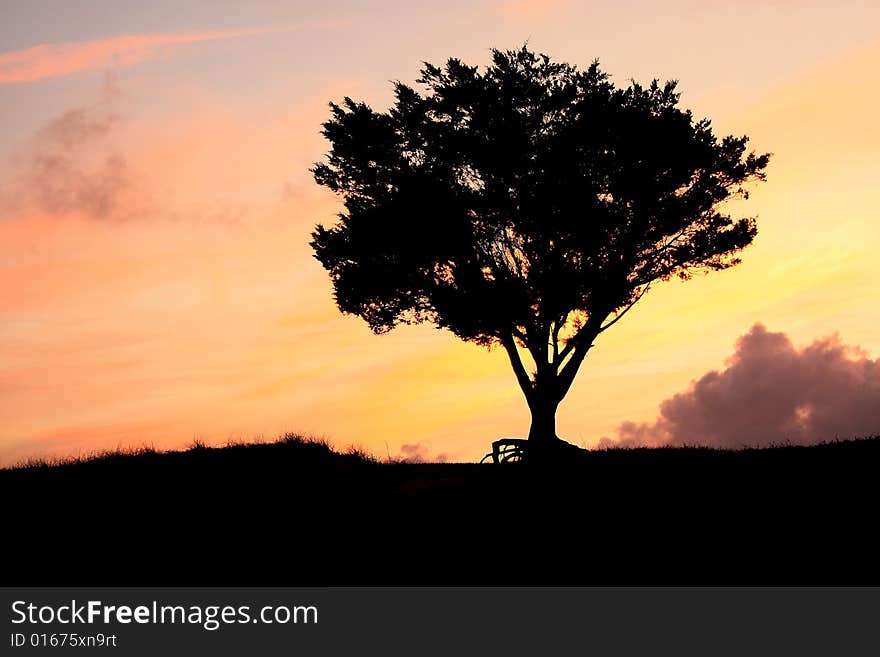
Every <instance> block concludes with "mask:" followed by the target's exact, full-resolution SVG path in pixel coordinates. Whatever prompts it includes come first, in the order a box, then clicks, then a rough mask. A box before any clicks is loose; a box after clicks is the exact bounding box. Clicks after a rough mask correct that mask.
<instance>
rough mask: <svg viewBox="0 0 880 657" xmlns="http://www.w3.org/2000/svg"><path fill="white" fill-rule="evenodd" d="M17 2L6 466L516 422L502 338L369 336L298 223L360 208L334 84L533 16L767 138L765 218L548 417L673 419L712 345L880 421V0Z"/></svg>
mask: <svg viewBox="0 0 880 657" xmlns="http://www.w3.org/2000/svg"><path fill="white" fill-rule="evenodd" d="M0 16H2V20H0V275H2V284H0V465H8V464H10V463H13V462H16V461H18V460H20V459H22V458H25V457H28V456H31V455H62V456H65V455H74V454H78V453H88V452H90V451H92V450H95V449H101V448H115V447H117V446H127V445H135V446H137V445H143V444H152V445H155V446H156V447H159V448H165V447H169V448H171V447H181V446H185V445H186V444H188V443H190V442H191V441H192V440H193V439H194V438H201V439H204V440H206V441H208V442H216V443H224V442H225V441H227V440H229V439H235V440H238V439H242V440H250V439H254V438H259V437H260V436H264V437H266V438H269V437H273V436H275V435H277V434H279V433H282V432H285V431H296V432H305V433H312V434H315V435H318V436H324V437H326V438H327V439H329V440H330V441H331V442H333V443H334V444H336V445H338V446H340V447H345V446H347V445H350V444H356V445H360V446H363V447H365V448H367V449H368V450H370V451H372V452H373V453H375V454H377V455H379V456H385V455H386V454H390V455H391V456H396V455H401V454H402V455H404V456H406V455H412V454H416V455H419V456H422V457H424V458H428V459H434V458H448V459H453V460H459V459H461V460H469V459H474V458H478V457H479V456H481V455H482V454H483V453H485V451H486V450H487V448H488V445H489V443H490V442H491V441H492V440H494V439H496V438H498V437H500V436H517V435H519V436H522V435H525V433H526V432H527V430H528V410H527V408H526V405H525V402H524V400H523V397H522V394H521V392H520V390H519V388H518V387H517V384H516V382H515V379H514V376H513V374H512V372H511V371H510V368H509V364H508V362H507V358H506V356H505V354H504V353H503V351H501V350H493V351H492V352H487V351H486V350H484V349H481V348H479V347H476V346H473V345H465V344H462V343H459V342H458V341H457V340H456V339H455V338H454V337H453V336H452V335H450V334H447V333H443V332H439V331H437V330H436V329H433V328H431V327H429V326H420V327H404V328H400V329H397V330H395V331H393V332H392V333H390V334H388V335H384V336H379V337H377V336H375V335H373V334H372V333H371V332H370V331H369V329H368V328H367V326H366V324H364V322H363V321H361V320H360V319H358V318H355V317H349V316H342V315H341V314H340V313H339V312H338V311H337V310H336V308H335V306H334V304H333V301H332V298H331V286H330V282H329V280H328V278H327V275H326V272H325V271H324V270H323V269H322V268H321V266H320V265H319V264H318V262H317V261H315V260H314V259H313V258H312V257H311V252H310V248H309V246H308V240H309V233H310V231H311V230H312V228H313V227H314V225H315V224H316V223H318V222H323V223H328V222H332V221H333V219H334V216H335V214H336V213H337V212H338V211H339V209H340V203H339V201H338V199H336V198H335V197H333V195H332V194H330V193H329V192H327V191H326V190H324V189H323V188H319V187H318V186H317V185H316V184H315V183H314V182H313V180H312V178H311V175H310V173H309V171H308V169H309V167H310V166H311V165H312V164H313V163H314V162H316V161H318V160H319V159H320V158H321V157H322V155H323V153H324V152H325V150H326V143H325V142H324V141H323V138H322V137H321V135H320V134H319V130H320V124H321V122H322V121H323V120H325V118H326V117H327V116H328V109H327V103H328V101H330V100H340V99H341V98H342V97H343V96H345V95H350V96H352V97H354V98H356V99H363V100H366V101H368V102H369V103H370V104H371V105H372V106H373V107H374V108H376V109H385V108H387V106H388V103H389V101H390V98H391V94H390V90H391V85H390V82H389V81H391V80H396V79H399V80H402V81H406V82H412V81H414V79H415V78H416V77H417V75H418V71H419V68H420V65H421V62H422V61H424V60H427V61H432V62H438V63H439V62H442V61H443V60H445V59H446V58H447V57H450V56H455V57H460V58H462V59H464V60H465V61H467V62H469V63H472V64H481V65H482V64H485V63H486V62H488V59H489V49H490V48H491V47H498V48H502V49H508V48H517V47H519V46H521V45H522V44H523V42H525V41H528V43H529V45H530V47H532V48H533V49H535V50H538V51H542V52H546V53H548V54H549V55H551V56H552V57H554V58H557V59H560V60H565V61H569V62H571V63H577V64H579V65H586V64H588V63H589V62H590V61H592V60H593V59H596V58H598V59H599V60H600V61H601V63H602V67H603V68H604V69H605V70H606V71H608V72H609V73H610V74H612V76H613V79H614V80H615V81H617V82H618V83H621V84H625V83H626V81H627V80H628V79H630V78H635V79H637V80H644V81H648V80H650V79H651V78H653V77H658V78H661V79H667V78H675V79H678V80H679V81H680V86H681V90H682V91H683V96H682V102H683V104H684V105H685V106H688V107H690V108H692V109H693V110H694V113H695V114H696V115H698V116H708V117H710V118H711V119H712V120H713V123H714V126H715V130H716V132H717V133H721V134H728V133H734V134H743V133H744V134H748V135H749V136H750V137H751V140H752V141H751V146H752V147H753V148H754V149H755V150H758V151H760V152H765V151H769V152H772V153H773V154H774V156H773V159H772V161H771V164H770V167H769V169H768V182H767V183H766V184H764V185H762V186H761V187H759V188H757V189H756V190H755V191H754V194H753V196H752V198H751V200H750V201H749V202H748V203H747V204H746V205H745V206H743V208H742V210H743V212H745V213H747V214H749V215H755V216H757V217H758V227H759V235H758V238H757V239H756V242H755V244H754V245H753V246H752V247H750V248H749V249H747V250H746V251H745V252H744V254H743V259H744V262H743V264H742V265H741V266H739V267H736V268H734V269H732V270H729V271H726V272H721V273H717V274H713V275H710V276H707V277H698V278H696V279H694V280H692V281H689V282H686V283H681V282H670V283H665V284H661V285H660V286H658V287H657V288H656V289H653V290H652V291H651V293H650V294H649V295H648V296H646V297H645V299H643V300H642V301H641V302H640V304H639V306H637V307H636V309H634V310H633V312H631V313H630V314H629V315H627V317H626V319H624V320H622V321H621V322H620V323H619V324H618V325H617V326H615V328H614V329H612V330H610V331H608V332H607V333H605V334H603V335H602V336H601V338H600V340H599V341H598V342H597V343H596V348H595V349H594V350H593V351H592V352H591V353H590V355H589V356H588V358H587V360H586V361H585V363H584V367H583V368H582V370H581V373H580V375H579V376H578V379H577V381H576V383H575V385H574V388H573V389H572V391H571V393H570V394H569V396H568V397H567V399H566V400H565V401H564V402H563V404H562V406H561V407H560V411H559V416H558V429H559V433H560V435H561V436H562V437H564V438H566V439H568V440H570V441H571V442H574V443H576V444H579V445H585V446H587V447H590V446H594V445H597V444H599V443H600V441H601V440H602V439H603V438H607V439H609V440H610V442H612V443H613V442H615V441H617V440H625V441H626V440H633V439H634V436H635V437H637V436H639V435H643V434H645V431H648V432H649V433H650V432H651V431H659V432H665V434H664V435H668V436H669V437H670V438H668V439H669V440H673V439H674V436H679V438H680V436H681V435H682V434H681V431H682V430H681V426H684V425H681V426H679V425H680V424H681V422H684V420H682V419H681V418H682V417H684V415H681V414H678V415H675V417H672V414H673V413H674V412H677V411H676V410H675V409H681V408H684V407H685V406H687V408H691V409H694V408H697V407H696V406H694V405H693V404H691V405H690V406H688V405H687V403H690V402H689V401H688V399H691V398H688V399H684V398H683V397H679V398H678V401H677V402H675V403H671V404H667V405H664V406H663V410H662V411H661V404H662V403H663V402H664V400H668V399H671V398H673V396H674V395H676V394H681V395H692V398H693V399H697V400H698V398H699V395H700V390H702V388H700V386H701V385H703V383H704V380H703V377H705V376H706V375H707V373H710V372H712V371H718V372H721V374H719V376H720V377H721V378H720V379H718V377H715V376H714V375H713V376H710V377H709V379H706V380H705V384H706V385H707V386H709V385H710V384H712V385H714V383H713V382H716V381H717V380H720V381H721V382H722V383H724V385H726V386H727V387H726V388H724V389H723V390H725V391H727V392H724V393H723V394H725V395H727V397H725V399H724V401H723V403H721V405H722V406H724V408H725V409H727V410H726V411H725V412H729V413H730V414H732V415H736V414H738V409H739V407H737V405H736V404H737V403H740V402H741V401H742V399H745V398H748V395H753V394H756V393H755V392H754V390H752V389H750V392H749V393H748V394H746V395H745V397H744V396H743V395H742V394H740V392H738V391H740V390H741V389H742V386H743V385H745V386H751V385H752V384H753V382H755V381H759V380H761V377H763V376H765V375H766V376H767V377H770V378H769V379H767V380H768V381H771V382H776V383H773V384H772V385H773V386H776V387H779V386H783V385H785V386H790V385H794V384H793V383H791V382H794V381H799V382H803V381H804V377H810V376H812V377H814V378H815V380H816V385H814V386H812V387H810V388H809V390H806V389H805V390H804V392H803V398H802V399H801V398H798V399H801V400H800V401H798V400H794V401H791V400H790V403H791V404H792V405H793V406H792V408H795V407H797V414H798V417H799V418H800V419H801V420H804V418H807V419H806V420H804V421H812V420H809V418H811V417H816V418H819V417H820V416H821V418H825V419H822V420H821V422H820V421H819V420H816V421H815V424H814V425H811V426H815V427H821V428H822V431H826V432H830V433H831V435H828V438H834V437H835V436H834V434H836V433H839V434H840V435H841V437H843V436H847V435H848V434H850V433H854V432H857V431H862V430H865V431H868V430H870V427H868V426H866V425H865V424H864V422H862V424H859V423H858V422H856V423H853V422H851V421H850V419H851V417H852V416H853V414H854V413H857V414H858V413H860V415H859V417H861V418H862V420H864V418H865V417H867V415H866V413H867V414H868V415H869V414H870V413H871V412H876V410H875V411H871V410H870V409H872V408H875V407H876V408H880V403H878V404H876V405H875V406H874V405H872V404H873V402H874V401H875V400H880V364H878V361H877V360H876V359H877V358H878V356H880V331H878V328H877V327H878V325H880V285H878V283H880V277H878V274H877V271H878V253H880V217H878V213H880V210H878V208H880V184H878V180H880V121H878V109H877V108H878V106H880V3H877V2H876V0H864V1H855V0H852V1H848V0H841V1H838V2H830V1H827V0H826V1H824V2H809V1H805V2H799V1H798V0H763V1H761V0H677V1H670V2H664V3H659V2H647V1H640V2H639V1H625V0H607V1H606V0H602V1H597V2H564V1H557V2H547V1H545V2H539V1H526V0H521V1H513V2H506V1H503V0H487V1H485V2H458V1H454V0H453V1H447V2H445V3H416V2H370V3H366V2H353V1H343V2H339V1H333V0H325V1H323V2H305V1H302V2H281V1H279V0H275V1H269V0H256V1H250V2H244V1H235V0H155V1H153V2H143V1H142V0H136V1H135V0H117V1H113V2H110V1H103V2H98V1H88V2H87V1H71V2H59V1H57V0H55V1H53V0H2V1H0ZM756 324H761V325H763V327H766V328H764V329H762V328H761V327H758V328H755V329H753V327H754V326H755V325H756ZM835 334H836V335H837V336H838V337H831V336H834V335H835ZM741 336H745V337H744V338H742V339H741V340H740V341H739V342H737V341H738V339H740V337H741ZM774 336H775V337H774ZM773 359H776V360H773ZM780 359H783V360H785V363H786V365H785V368H784V373H781V374H778V376H777V375H775V374H774V375H772V376H771V374H768V372H771V373H772V372H781V371H782V370H780V369H779V368H775V365H774V366H773V367H771V365H773V364H774V363H778V362H781V360H780ZM795 362H796V363H797V367H802V368H803V369H792V367H794V365H791V364H792V363H795ZM768 363H769V364H768ZM790 365H791V367H790ZM802 371H803V372H809V373H810V374H804V375H800V374H797V372H802ZM841 372H842V373H843V374H841ZM793 373H794V374H793ZM773 376H777V378H772V377H773ZM836 376H840V377H842V378H841V379H840V381H845V382H844V383H840V384H835V385H834V386H833V389H834V390H837V391H838V392H840V394H839V399H837V398H835V399H837V401H834V400H832V401H829V399H830V398H831V397H833V395H830V393H823V394H819V392H817V391H821V390H824V389H825V388H823V387H822V386H823V385H824V386H826V387H827V386H828V381H829V380H832V379H833V380H834V381H837V380H838V379H835V378H834V377H836ZM695 381H699V382H700V383H699V384H697V385H696V387H693V388H692V387H691V386H692V385H693V384H692V382H695ZM744 381H745V382H746V383H742V382H744ZM728 384H729V385H728ZM820 384H821V385H820ZM841 386H842V387H841ZM846 386H851V387H852V390H853V393H852V394H849V393H848V392H847V391H848V390H849V389H848V388H847V387H846ZM786 389H789V388H788V387H787V388H786ZM731 391H732V392H731ZM719 394H721V393H719ZM766 394H768V393H766V392H765V393H762V395H763V396H764V398H765V399H766V398H767V397H766ZM770 394H772V393H770ZM854 395H855V396H858V395H863V396H862V397H860V398H859V399H861V400H862V401H860V402H859V403H862V404H863V405H864V408H865V409H868V410H867V411H865V412H859V411H858V410H857V409H856V407H855V406H852V403H851V402H852V399H853V396H854ZM693 399H691V401H692V400H693ZM737 400H740V402H738V401H737ZM698 401H699V400H698ZM686 402H687V403H686ZM786 403H788V402H786ZM694 404H696V402H694ZM774 404H775V401H774ZM823 404H824V405H825V406H823ZM830 404H836V405H835V406H834V407H833V408H831V407H830V406H828V405H830ZM846 404H850V405H849V406H847V405H846ZM717 406H718V405H717V404H716V407H717ZM826 406H828V407H827V408H826ZM774 408H775V406H774ZM858 408H861V407H858ZM853 409H856V410H853ZM688 412H691V411H688ZM743 412H747V409H744V410H743ZM768 412H770V413H772V412H773V411H772V409H770V410H768ZM682 413H684V411H682ZM697 415H699V416H700V417H701V418H702V419H701V420H700V422H703V424H702V425H697V424H694V425H691V424H688V425H686V426H702V427H703V428H704V429H705V431H707V432H709V433H711V432H712V428H711V426H710V425H711V424H712V421H711V420H712V417H715V416H710V417H709V419H708V420H707V419H706V417H707V416H706V414H705V413H704V412H703V411H702V410H700V409H699V408H697V410H693V412H692V413H691V415H688V416H687V417H691V416H693V417H696V416H697ZM718 417H721V416H720V415H719V416H718ZM658 418H659V420H658ZM664 418H666V419H665V420H664ZM670 418H671V419H670ZM821 418H820V419H821ZM829 418H831V419H834V421H833V422H832V421H831V419H829ZM835 418H836V419H835ZM663 422H666V424H663ZM676 422H678V423H679V425H676V424H675V423H676ZM623 423H628V424H624V426H623V428H622V429H621V425H622V424H623ZM670 423H671V424H670ZM707 423H708V424H707ZM661 425H662V426H661ZM673 425H675V426H673ZM780 426H781V427H782V426H783V425H781V424H780ZM670 427H672V428H670ZM676 427H677V428H676ZM745 430H748V427H745ZM816 430H818V429H816ZM779 431H781V432H785V431H788V429H785V428H784V427H783V428H780V429H779ZM805 431H806V430H805ZM640 432H641V433H640ZM876 432H877V433H880V426H878V427H877V430H876ZM807 433H809V431H807ZM652 435H653V434H652ZM707 435H708V434H707ZM785 435H788V434H785ZM805 435H806V434H805ZM779 437H780V435H779V434H772V435H771V434H768V435H767V436H761V437H759V438H761V440H765V439H766V441H771V440H773V439H777V438H779ZM756 439H757V438H756ZM694 441H695V442H698V441H699V440H698V437H696V436H695V437H694ZM725 441H726V442H725ZM730 441H731V439H728V438H724V437H719V438H718V439H717V440H716V441H715V442H717V443H718V444H722V443H724V444H728V443H730ZM607 442H608V441H606V444H607ZM643 442H651V439H650V438H649V439H648V440H646V441H643ZM710 442H711V441H710Z"/></svg>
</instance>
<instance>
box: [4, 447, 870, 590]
mask: <svg viewBox="0 0 880 657" xmlns="http://www.w3.org/2000/svg"><path fill="white" fill-rule="evenodd" d="M878 464H880V437H876V438H870V439H862V440H855V441H842V442H835V443H828V444H823V445H818V446H813V447H795V446H783V447H775V448H767V449H750V450H741V451H718V450H711V449H703V448H661V449H632V450H607V451H595V452H587V453H584V454H583V456H582V457H581V458H579V459H575V461H573V462H571V463H570V464H567V465H565V466H562V467H559V468H554V469H552V470H548V469H543V468H538V467H535V466H532V465H530V464H528V463H513V464H505V465H490V464H487V465H478V464H410V463H379V462H376V461H375V460H373V459H370V458H369V457H367V456H365V455H363V454H358V453H348V454H340V453H337V452H335V451H333V450H332V449H330V448H329V447H327V446H326V445H324V444H321V443H316V442H313V441H308V440H303V439H300V438H297V437H294V436H291V437H288V438H287V439H286V440H282V441H280V442H278V443H272V444H257V445H235V446H230V447H225V448H208V447H203V446H197V447H195V448H193V449H190V450H188V451H185V452H169V453H159V452H153V451H149V450H145V451H143V452H140V453H132V454H109V455H105V456H103V457H101V458H95V459H87V460H81V461H73V462H68V463H60V464H54V465H53V464H43V465H40V464H31V465H29V466H27V467H22V468H17V469H7V470H2V471H0V499H2V500H3V502H4V503H3V507H4V513H3V525H4V537H5V540H4V544H5V545H4V552H5V553H6V557H5V564H6V565H7V568H6V569H4V570H6V573H5V574H4V580H6V581H5V583H6V585H15V584H22V585H24V584H28V585H34V584H38V583H45V584H49V583H51V584H69V585H91V586H98V585H118V584H125V585H187V586H193V585H245V584H246V585H281V584H285V585H347V584H377V585H392V584H402V585H405V584H440V585H449V584H788V583H791V584H868V583H871V584H880V568H878V563H877V556H876V555H877V554H878V553H880V549H878V548H880V546H878V539H877V538H876V532H875V531H874V528H875V525H876V515H877V502H878V492H877V490H878V487H877V483H876V481H877V479H876V478H877V474H878Z"/></svg>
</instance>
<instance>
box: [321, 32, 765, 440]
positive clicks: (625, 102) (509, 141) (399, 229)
mask: <svg viewBox="0 0 880 657" xmlns="http://www.w3.org/2000/svg"><path fill="white" fill-rule="evenodd" d="M418 83H419V84H420V85H421V88H422V90H423V91H422V93H420V92H418V91H416V90H415V89H413V88H412V87H410V86H407V85H405V84H402V83H400V82H397V83H395V84H394V94H395V102H394V105H393V107H391V109H390V110H389V111H387V112H376V111H374V110H373V109H371V108H370V107H369V106H367V105H366V104H364V103H361V102H355V101H353V100H352V99H351V98H347V97H346V98H345V100H344V102H343V103H342V104H341V105H337V104H333V103H331V104H330V107H331V111H332V116H331V118H330V119H329V120H328V121H327V122H326V123H324V124H323V135H324V136H325V137H326V138H327V139H328V140H329V142H330V144H331V149H330V152H329V153H328V154H327V156H326V158H325V160H324V161H323V162H321V163H318V164H316V165H315V167H314V169H313V170H312V171H313V174H314V177H315V180H316V181H317V182H318V183H319V184H320V185H324V186H326V187H328V188H329V189H331V190H333V191H334V192H336V193H337V194H339V195H340V196H341V197H342V199H343V200H344V212H342V213H341V214H340V215H339V222H338V223H337V224H336V225H333V226H331V227H329V228H328V227H325V226H323V225H318V226H317V227H316V229H315V231H314V232H313V233H312V242H311V245H312V247H313V249H314V251H315V257H316V258H317V259H318V260H319V261H320V262H321V264H322V265H323V266H324V267H325V268H326V269H327V270H328V271H329V273H330V277H331V280H332V282H333V286H334V289H335V298H336V302H337V305H338V306H339V308H340V310H341V311H342V312H344V313H351V314H354V315H358V316H360V317H362V318H363V319H364V320H366V321H367V323H368V324H369V326H370V327H371V328H372V329H373V331H375V332H376V333H383V332H385V331H389V330H391V329H392V328H394V327H395V326H397V325H398V324H411V323H416V322H424V321H428V322H433V323H434V324H435V325H436V326H438V327H440V328H444V329H448V330H450V331H452V332H453V333H454V334H455V335H456V336H458V337H459V338H461V339H462V340H466V341H469V342H474V343H477V344H480V345H485V346H487V347H488V346H492V345H500V346H502V347H503V348H504V349H505V351H506V352H507V356H508V357H509V359H510V363H511V365H512V366H513V371H514V373H515V374H516V380H517V382H518V383H519V386H520V388H521V389H522V391H523V394H524V395H525V398H526V401H527V403H528V406H529V409H530V410H531V418H532V419H531V428H530V430H529V435H528V438H529V452H530V453H533V452H536V451H542V450H539V449H537V448H542V447H548V446H551V445H554V444H558V443H559V441H558V440H557V437H556V409H557V407H558V406H559V403H560V402H561V401H562V399H563V397H565V395H566V393H567V392H568V390H569V388H571V385H572V383H573V381H574V379H575V375H576V374H577V372H578V369H579V368H580V366H581V363H582V362H583V360H584V357H585V356H586V355H587V353H588V352H589V351H590V349H591V348H592V346H593V343H594V341H595V339H596V338H597V336H599V334H601V333H602V332H603V331H606V330H608V329H609V328H610V327H611V326H613V325H614V324H615V323H616V322H618V321H619V320H620V319H621V318H622V317H623V316H624V315H625V314H626V313H627V312H628V311H629V309H630V308H632V307H633V305H634V304H635V303H636V302H637V301H638V300H639V299H641V298H642V297H643V296H644V294H645V293H646V292H647V291H648V289H649V288H650V287H651V286H652V284H654V283H655V282H656V281H661V280H667V279H669V278H671V277H674V276H679V277H681V278H685V279H686V278H689V277H690V276H691V275H692V274H693V273H695V272H696V271H700V270H703V271H711V270H721V269H726V268H728V267H731V266H733V265H735V264H737V263H738V262H739V259H738V258H737V257H736V254H737V252H738V251H740V250H741V249H742V248H743V247H745V246H747V245H748V244H750V243H751V242H752V240H753V239H754V237H755V235H756V225H755V221H754V219H752V218H738V219H735V218H733V217H731V216H730V214H727V213H725V211H724V208H723V206H724V202H725V201H728V200H730V199H732V198H734V197H745V198H747V197H748V192H747V190H746V189H745V186H746V185H747V183H749V182H750V181H753V180H764V178H765V174H764V171H765V168H766V166H767V163H768V160H769V155H766V154H765V155H756V154H755V153H752V152H749V153H747V152H746V143H747V141H748V138H747V137H733V136H727V137H724V138H723V139H718V138H716V137H715V135H714V134H713V132H712V128H711V123H710V121H709V120H707V119H703V120H695V119H694V117H693V115H692V113H691V112H690V111H688V110H683V109H681V108H680V107H679V93H678V92H677V90H676V83H675V82H667V83H665V84H660V83H659V82H658V81H657V80H654V81H653V82H652V83H651V84H650V85H648V86H642V85H639V84H638V83H636V82H632V83H630V84H629V85H628V86H626V87H625V88H618V87H616V86H615V85H614V84H612V82H611V81H610V80H609V77H608V75H607V74H605V73H604V72H602V71H601V70H600V68H599V65H598V62H594V63H593V64H592V65H590V66H589V67H587V68H586V69H582V70H581V69H578V68H576V67H575V66H572V65H569V64H564V63H557V62H554V61H552V60H551V59H550V58H549V57H547V56H546V55H538V54H535V53H534V52H531V51H530V50H529V49H528V48H527V47H525V46H524V47H523V48H522V49H520V50H518V51H507V52H502V51H499V50H493V51H492V65H491V66H489V67H488V68H486V69H485V70H484V71H483V72H481V71H480V70H479V69H478V67H476V66H468V65H466V64H464V63H462V62H461V61H459V60H458V59H450V60H448V62H447V63H446V64H445V66H443V67H437V66H433V65H431V64H428V63H426V64H425V66H424V68H423V70H422V72H421V77H420V78H419V79H418ZM524 358H525V360H524ZM529 360H530V361H531V364H530V365H531V367H530V368H529V369H531V370H532V371H531V372H529V371H528V370H527V364H528V361H529Z"/></svg>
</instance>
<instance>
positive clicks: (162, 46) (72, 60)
mask: <svg viewBox="0 0 880 657" xmlns="http://www.w3.org/2000/svg"><path fill="white" fill-rule="evenodd" d="M296 27H297V26H288V27H280V28H251V29H242V30H227V31H220V32H189V33H176V34H135V35H128V36H119V37H114V38H111V39H101V40H97V41H81V42H70V43H50V44H44V45H39V46H34V47H32V48H27V49H25V50H15V51H12V52H6V53H0V84H14V83H20V82H32V81H34V80H42V79H44V78H54V77H59V76H63V75H70V74H72V73H78V72H80V71H89V70H100V69H105V68H110V67H114V68H117V67H123V66H131V65H133V64H137V63H139V62H142V61H145V60H148V59H152V58H154V57H158V56H159V55H161V54H163V53H165V52H167V51H168V50H170V49H172V48H175V47H178V46H182V45H186V44H192V43H200V42H204V41H218V40H221V39H233V38H236V37H243V36H250V35H255V34H267V33H271V32H282V31H286V30H292V29H296Z"/></svg>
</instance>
